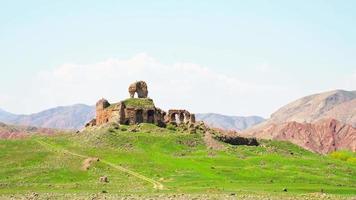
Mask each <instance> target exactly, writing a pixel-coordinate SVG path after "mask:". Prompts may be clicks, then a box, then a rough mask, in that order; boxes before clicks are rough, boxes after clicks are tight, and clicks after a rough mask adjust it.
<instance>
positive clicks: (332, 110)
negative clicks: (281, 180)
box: [241, 90, 356, 154]
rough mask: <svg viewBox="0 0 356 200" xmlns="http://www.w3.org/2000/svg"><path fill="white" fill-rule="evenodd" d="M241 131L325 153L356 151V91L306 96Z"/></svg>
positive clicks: (338, 91) (245, 133)
mask: <svg viewBox="0 0 356 200" xmlns="http://www.w3.org/2000/svg"><path fill="white" fill-rule="evenodd" d="M241 134H242V135H245V136H246V135H249V136H254V137H258V138H264V139H276V140H286V141H290V142H292V143H295V144H297V145H299V146H302V147H304V148H306V149H308V150H311V151H314V152H318V153H322V154H325V153H329V152H332V151H335V150H341V149H348V150H352V151H356V91H344V90H334V91H329V92H324V93H319V94H314V95H310V96H306V97H303V98H301V99H298V100H296V101H293V102H291V103H289V104H287V105H286V106H284V107H282V108H280V109H278V110H277V111H276V112H275V113H273V114H272V115H271V118H270V119H267V120H266V121H264V122H262V123H260V124H258V125H256V126H254V127H251V128H249V129H247V130H244V131H243V132H242V133H241Z"/></svg>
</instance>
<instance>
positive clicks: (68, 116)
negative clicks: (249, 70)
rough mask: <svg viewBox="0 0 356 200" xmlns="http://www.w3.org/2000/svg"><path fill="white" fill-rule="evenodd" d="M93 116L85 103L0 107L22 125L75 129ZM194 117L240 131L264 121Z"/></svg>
mask: <svg viewBox="0 0 356 200" xmlns="http://www.w3.org/2000/svg"><path fill="white" fill-rule="evenodd" d="M93 118H95V107H94V106H88V105H85V104H75V105H72V106H59V107H55V108H51V109H48V110H44V111H42V112H39V113H35V114H30V115H16V114H12V113H10V112H7V111H4V110H1V109H0V122H4V123H7V124H14V125H22V126H35V127H43V128H55V129H72V130H77V129H81V128H83V127H84V125H85V123H87V122H88V121H90V120H91V119H93ZM196 119H197V120H199V121H204V122H205V123H206V124H208V125H209V126H211V127H215V128H221V129H225V130H235V131H240V130H244V129H246V128H249V127H251V126H254V125H256V124H258V123H261V122H263V121H264V119H263V118H262V117H258V116H248V117H238V116H227V115H221V114H216V113H201V114H196Z"/></svg>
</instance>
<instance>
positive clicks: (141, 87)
mask: <svg viewBox="0 0 356 200" xmlns="http://www.w3.org/2000/svg"><path fill="white" fill-rule="evenodd" d="M129 93H130V97H131V98H134V97H135V93H137V97H138V98H147V96H148V89H147V84H146V82H145V81H137V82H135V83H132V84H131V85H130V86H129Z"/></svg>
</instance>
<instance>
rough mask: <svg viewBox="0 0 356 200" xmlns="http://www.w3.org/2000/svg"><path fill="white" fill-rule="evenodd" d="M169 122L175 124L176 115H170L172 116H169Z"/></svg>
mask: <svg viewBox="0 0 356 200" xmlns="http://www.w3.org/2000/svg"><path fill="white" fill-rule="evenodd" d="M170 121H171V122H176V121H177V118H176V113H172V114H171V116H170Z"/></svg>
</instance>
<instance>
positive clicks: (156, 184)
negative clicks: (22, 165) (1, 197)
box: [36, 140, 164, 190]
mask: <svg viewBox="0 0 356 200" xmlns="http://www.w3.org/2000/svg"><path fill="white" fill-rule="evenodd" d="M36 141H37V142H38V143H39V144H40V145H42V146H43V147H45V148H47V149H49V150H50V151H54V152H64V153H67V154H70V155H72V156H77V157H81V158H84V159H88V158H90V156H86V155H82V154H78V153H75V152H72V151H69V150H67V149H64V148H59V147H55V146H53V145H51V144H49V143H47V142H44V141H41V140H36ZM100 160H101V162H102V163H104V164H106V165H108V166H110V167H112V168H114V169H117V170H119V171H121V172H124V173H127V174H130V175H132V176H134V177H136V178H139V179H141V180H144V181H146V182H149V183H152V184H153V188H154V189H158V190H162V189H163V187H164V186H163V184H162V183H160V182H158V181H155V180H153V179H150V178H148V177H146V176H144V175H142V174H139V173H137V172H134V171H132V170H129V169H126V168H124V167H122V166H119V165H116V164H114V163H112V162H109V161H106V160H103V159H100Z"/></svg>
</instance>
